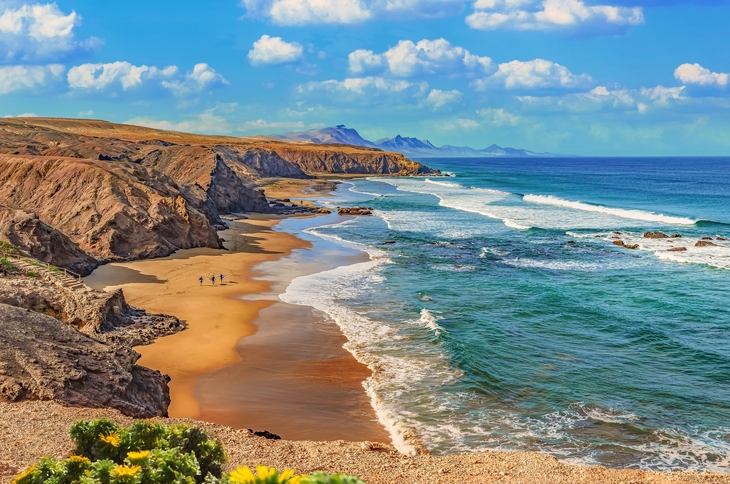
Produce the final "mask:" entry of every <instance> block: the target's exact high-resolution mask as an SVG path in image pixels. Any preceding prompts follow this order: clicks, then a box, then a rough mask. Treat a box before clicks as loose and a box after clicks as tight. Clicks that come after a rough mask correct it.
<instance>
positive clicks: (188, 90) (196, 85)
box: [160, 63, 229, 97]
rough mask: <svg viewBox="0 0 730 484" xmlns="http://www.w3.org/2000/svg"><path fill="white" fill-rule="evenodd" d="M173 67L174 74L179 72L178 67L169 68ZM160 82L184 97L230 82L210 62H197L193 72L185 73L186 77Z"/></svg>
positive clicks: (173, 92)
mask: <svg viewBox="0 0 730 484" xmlns="http://www.w3.org/2000/svg"><path fill="white" fill-rule="evenodd" d="M173 67H174V69H175V72H174V73H171V74H172V75H174V74H176V73H177V67H175V66H171V67H168V68H167V69H170V70H172V68H173ZM162 73H163V77H169V76H167V75H164V71H162ZM160 84H161V85H162V87H164V88H165V89H167V90H169V91H170V92H172V94H173V95H174V96H177V97H183V96H188V95H191V94H195V93H199V92H202V91H205V90H207V89H211V88H214V87H220V86H225V85H228V84H229V82H228V81H227V80H226V79H225V78H224V77H223V76H222V75H220V74H218V72H216V70H215V69H213V68H212V67H210V66H209V65H208V64H205V63H200V64H195V66H194V67H193V71H192V72H188V73H187V74H185V79H175V80H172V81H168V80H164V81H162V82H161V83H160Z"/></svg>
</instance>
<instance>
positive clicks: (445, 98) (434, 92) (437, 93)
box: [425, 89, 464, 109]
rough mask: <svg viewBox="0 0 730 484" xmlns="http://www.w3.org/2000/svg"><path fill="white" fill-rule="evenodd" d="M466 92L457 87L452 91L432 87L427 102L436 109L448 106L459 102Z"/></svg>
mask: <svg viewBox="0 0 730 484" xmlns="http://www.w3.org/2000/svg"><path fill="white" fill-rule="evenodd" d="M463 96H464V94H463V93H462V92H461V91H457V90H456V89H454V90H451V91H442V90H440V89H431V92H429V93H428V96H427V97H426V101H425V102H426V104H429V105H431V106H432V107H433V108H434V109H438V108H440V107H443V106H446V105H447V104H451V103H458V102H459V101H461V98H462V97H463Z"/></svg>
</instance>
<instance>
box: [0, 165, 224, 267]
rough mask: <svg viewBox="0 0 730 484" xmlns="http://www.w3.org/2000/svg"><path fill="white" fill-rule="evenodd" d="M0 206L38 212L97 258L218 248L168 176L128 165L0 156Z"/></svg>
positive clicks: (204, 219) (208, 228)
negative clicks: (192, 248) (195, 248)
mask: <svg viewBox="0 0 730 484" xmlns="http://www.w3.org/2000/svg"><path fill="white" fill-rule="evenodd" d="M0 203H2V204H4V205H7V206H11V207H14V208H19V209H22V210H25V211H27V212H31V213H33V214H36V215H37V216H38V217H39V218H40V220H41V221H43V222H44V223H45V224H47V225H49V226H51V227H53V228H54V229H57V230H59V231H61V232H63V233H64V234H66V235H67V236H68V237H69V238H70V239H71V241H73V242H74V243H75V244H77V245H78V246H79V247H80V248H81V249H83V250H84V251H85V252H87V253H88V254H91V255H93V256H94V257H96V258H98V259H101V260H129V259H138V258H149V257H162V256H165V255H169V254H171V253H173V252H175V251H176V250H178V249H184V248H190V247H201V246H204V247H218V248H219V247H222V245H221V242H220V240H219V239H218V236H217V234H216V232H215V229H214V228H213V227H212V225H211V224H210V221H209V219H208V217H206V216H205V215H204V214H203V213H201V212H200V211H199V210H198V209H196V208H195V207H194V206H193V204H192V203H190V202H189V201H188V200H186V198H185V197H184V196H183V195H182V194H181V192H180V190H179V189H178V187H177V185H176V184H175V183H174V182H173V181H172V180H171V179H170V178H169V177H167V176H165V175H162V174H161V173H159V172H156V171H154V170H152V169H150V168H147V167H144V166H141V165H139V164H136V163H131V162H109V161H99V160H88V159H78V158H63V157H58V156H19V155H15V156H13V155H0Z"/></svg>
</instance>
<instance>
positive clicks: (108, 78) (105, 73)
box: [67, 61, 228, 97]
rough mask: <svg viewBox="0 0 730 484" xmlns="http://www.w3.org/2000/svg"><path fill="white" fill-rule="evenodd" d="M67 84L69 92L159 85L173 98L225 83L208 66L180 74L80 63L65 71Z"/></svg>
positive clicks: (117, 64)
mask: <svg viewBox="0 0 730 484" xmlns="http://www.w3.org/2000/svg"><path fill="white" fill-rule="evenodd" d="M67 78H68V84H69V86H70V87H71V88H72V89H79V90H87V91H102V90H105V89H107V88H113V87H121V88H122V90H124V91H128V90H131V89H135V88H140V87H142V86H143V85H145V84H149V83H155V84H157V83H159V85H160V86H162V87H163V88H165V89H167V90H169V91H170V92H171V93H172V94H173V95H175V96H179V97H180V96H187V95H190V94H194V93H199V92H201V91H204V90H206V89H210V88H213V87H218V86H222V85H225V84H228V81H226V80H225V79H224V78H223V76H221V75H220V74H218V73H217V72H216V71H215V69H213V68H211V67H210V66H209V65H208V64H204V63H201V64H196V65H195V67H194V68H193V70H192V72H188V73H186V74H185V75H184V76H181V75H180V69H179V68H178V67H177V66H168V67H165V68H164V69H160V68H158V67H155V66H151V67H150V66H146V65H142V66H135V65H134V64H131V63H129V62H126V61H118V62H110V63H106V64H82V65H79V66H74V67H72V68H71V69H70V70H69V71H68V76H67Z"/></svg>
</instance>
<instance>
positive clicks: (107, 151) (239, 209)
mask: <svg viewBox="0 0 730 484" xmlns="http://www.w3.org/2000/svg"><path fill="white" fill-rule="evenodd" d="M330 173H332V174H359V175H416V174H428V173H431V170H430V169H429V168H427V167H425V166H423V165H421V164H419V163H416V162H414V161H411V160H408V159H407V158H405V157H404V156H403V155H401V154H398V153H387V152H383V151H381V150H378V149H372V148H363V147H353V146H346V145H313V144H293V143H286V142H281V141H277V140H273V139H270V138H234V137H223V136H205V135H195V134H187V133H176V132H169V131H159V130H154V129H149V128H142V127H139V126H128V125H119V124H113V123H108V122H105V121H92V120H72V119H43V118H27V119H18V118H12V119H2V120H0V204H4V205H6V206H8V207H10V208H11V209H21V210H24V211H25V212H27V213H28V216H29V217H31V218H32V217H35V216H37V218H38V220H39V222H40V223H41V224H45V226H43V225H38V227H39V229H38V230H36V232H38V231H44V230H45V231H46V232H48V231H49V230H50V232H49V234H50V235H49V237H48V238H47V239H48V240H47V242H49V243H50V242H51V240H50V239H51V238H53V237H55V238H56V239H57V240H56V245H59V246H67V245H68V244H64V243H63V241H61V240H60V239H58V237H57V234H61V235H63V234H65V235H66V236H67V237H68V238H69V239H70V241H71V242H72V244H76V245H78V247H79V248H80V249H81V250H82V251H83V252H86V253H88V254H89V255H91V256H93V258H96V259H99V260H100V261H102V262H104V261H111V260H130V259H139V258H151V257H160V256H165V255H169V254H171V253H173V252H175V251H176V250H178V249H184V248H190V247H213V248H220V247H221V243H220V241H219V240H218V237H217V235H216V234H215V229H220V228H223V227H224V226H225V224H224V222H223V220H222V218H221V216H222V215H225V214H230V213H246V212H258V213H278V212H279V211H281V210H284V209H286V208H287V207H285V206H284V205H282V204H277V203H275V202H272V201H270V200H267V198H266V196H265V195H264V193H263V192H262V191H261V190H260V189H259V187H258V186H257V183H258V182H259V180H260V179H262V178H272V177H288V178H308V177H310V176H311V175H322V174H330ZM289 209H290V210H291V208H289ZM301 210H305V209H304V208H302V209H301ZM54 231H56V232H54ZM0 233H2V232H0ZM54 234H56V235H54ZM6 237H7V236H6ZM42 238H43V237H41V236H40V234H37V235H36V239H37V240H41V239H42ZM42 243H46V242H45V241H44V242H42ZM29 244H30V240H28V241H27V243H26V244H25V245H24V247H26V246H28V247H30V245H29ZM21 245H22V244H21ZM67 248H68V250H69V251H72V252H73V250H72V248H71V247H70V246H69V247H67ZM38 256H39V257H42V258H43V257H45V258H46V259H48V262H49V263H55V264H57V265H62V266H64V267H69V266H67V265H63V264H65V262H63V261H62V260H63V258H54V256H53V254H51V255H48V254H45V255H43V254H41V253H40V252H38ZM77 256H78V257H77V259H78V261H76V262H74V264H75V265H73V266H70V267H71V269H72V270H73V267H75V268H76V269H77V272H83V273H86V266H89V264H88V262H89V261H88V260H87V261H86V262H84V261H83V260H82V259H84V257H83V254H81V253H77ZM71 258H73V257H71ZM46 259H44V260H46ZM52 261H55V262H52Z"/></svg>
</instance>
